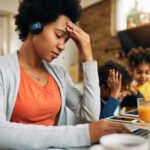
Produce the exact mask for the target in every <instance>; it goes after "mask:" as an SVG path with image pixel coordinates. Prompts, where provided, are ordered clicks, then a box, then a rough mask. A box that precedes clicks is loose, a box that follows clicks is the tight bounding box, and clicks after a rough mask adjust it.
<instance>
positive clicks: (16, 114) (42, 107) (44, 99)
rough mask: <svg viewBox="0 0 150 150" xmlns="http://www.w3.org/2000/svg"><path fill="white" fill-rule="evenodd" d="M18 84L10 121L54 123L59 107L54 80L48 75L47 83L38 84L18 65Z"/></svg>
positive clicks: (58, 92)
mask: <svg viewBox="0 0 150 150" xmlns="http://www.w3.org/2000/svg"><path fill="white" fill-rule="evenodd" d="M20 74H21V75H20V85H19V91H18V95H17V99H16V103H15V106H14V109H13V113H12V117H11V121H12V122H17V123H25V124H38V125H45V126H49V125H55V124H56V122H57V119H58V115H59V112H60V108H61V96H60V91H59V88H58V86H57V83H56V81H55V80H54V79H53V77H52V76H51V75H49V76H48V84H47V85H46V86H44V87H42V86H40V85H39V84H38V83H36V82H35V81H34V80H32V79H31V78H30V76H29V75H28V74H27V73H26V72H25V71H24V69H23V68H22V67H20Z"/></svg>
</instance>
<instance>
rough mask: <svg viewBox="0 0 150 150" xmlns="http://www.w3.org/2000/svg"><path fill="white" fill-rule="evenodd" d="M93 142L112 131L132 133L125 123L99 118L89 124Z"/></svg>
mask: <svg viewBox="0 0 150 150" xmlns="http://www.w3.org/2000/svg"><path fill="white" fill-rule="evenodd" d="M89 131H90V139H91V144H94V143H97V142H98V141H99V138H100V137H102V136H104V135H107V134H112V133H130V131H129V129H127V128H126V127H125V126H124V125H123V124H121V123H118V122H112V121H108V120H106V119H102V120H99V121H97V122H93V123H90V124H89Z"/></svg>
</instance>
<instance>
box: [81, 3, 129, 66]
mask: <svg viewBox="0 0 150 150" xmlns="http://www.w3.org/2000/svg"><path fill="white" fill-rule="evenodd" d="M79 22H80V26H81V28H83V29H84V30H85V31H86V32H87V33H88V34H89V35H90V37H91V42H92V48H93V55H94V58H95V59H96V60H97V61H98V63H99V64H102V63H103V62H105V61H107V60H110V59H112V60H116V61H118V62H120V63H122V64H125V61H126V60H125V59H124V58H122V57H121V56H120V55H122V53H121V52H122V48H121V45H120V42H119V40H118V38H117V37H116V36H115V37H114V36H112V35H111V31H110V30H111V0H104V1H102V2H99V3H97V4H96V5H93V6H91V7H88V8H86V9H84V10H83V12H82V16H81V18H80V20H79Z"/></svg>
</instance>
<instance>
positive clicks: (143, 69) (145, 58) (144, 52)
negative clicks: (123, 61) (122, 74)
mask: <svg viewBox="0 0 150 150" xmlns="http://www.w3.org/2000/svg"><path fill="white" fill-rule="evenodd" d="M128 63H129V69H130V73H131V75H132V78H133V82H132V85H131V86H132V87H133V88H135V89H136V90H138V91H139V92H141V93H142V94H143V95H144V97H145V98H146V99H150V93H149V92H150V49H143V48H141V47H140V48H137V49H132V50H131V51H130V52H129V54H128Z"/></svg>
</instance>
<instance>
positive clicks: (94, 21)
mask: <svg viewBox="0 0 150 150" xmlns="http://www.w3.org/2000/svg"><path fill="white" fill-rule="evenodd" d="M18 4H19V0H0V55H5V54H7V53H12V52H13V51H16V50H17V49H19V46H20V44H21V43H20V41H19V39H18V35H17V33H16V32H15V25H14V18H13V17H14V15H15V14H16V13H17V8H18ZM81 5H82V9H83V11H82V15H81V18H80V20H79V22H78V23H77V24H78V25H79V26H80V27H81V28H82V29H83V30H85V31H86V32H87V33H88V34H89V35H90V37H91V43H92V49H93V55H94V58H95V60H97V62H98V64H102V63H104V62H105V61H107V60H109V59H114V60H116V61H118V62H120V63H121V64H124V65H126V55H127V53H128V51H129V50H130V49H131V48H133V47H138V46H143V47H149V46H150V41H149V40H150V1H149V0H81ZM143 31H144V32H143ZM53 63H56V64H59V65H61V66H62V67H64V68H65V69H66V70H69V72H70V74H71V76H72V78H73V80H74V82H76V83H78V84H79V83H80V82H81V81H82V71H81V62H80V59H79V53H78V50H77V48H76V46H75V45H74V43H73V42H72V41H71V40H69V41H68V42H67V44H66V48H65V51H64V52H63V53H62V54H61V56H60V57H59V58H58V59H57V60H55V61H54V62H53Z"/></svg>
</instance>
